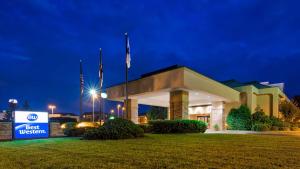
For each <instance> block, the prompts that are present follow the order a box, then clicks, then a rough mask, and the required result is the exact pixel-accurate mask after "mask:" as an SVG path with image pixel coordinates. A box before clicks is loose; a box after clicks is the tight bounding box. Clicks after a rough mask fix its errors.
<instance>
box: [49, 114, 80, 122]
mask: <svg viewBox="0 0 300 169" xmlns="http://www.w3.org/2000/svg"><path fill="white" fill-rule="evenodd" d="M57 117H68V118H73V119H76V121H79V116H78V115H76V114H74V113H53V114H51V113H49V118H57Z"/></svg>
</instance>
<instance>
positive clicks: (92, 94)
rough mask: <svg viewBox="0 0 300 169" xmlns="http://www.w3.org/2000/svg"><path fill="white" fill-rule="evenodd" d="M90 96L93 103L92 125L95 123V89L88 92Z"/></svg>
mask: <svg viewBox="0 0 300 169" xmlns="http://www.w3.org/2000/svg"><path fill="white" fill-rule="evenodd" d="M90 95H91V96H92V101H93V123H94V122H95V99H96V98H97V92H96V90H95V89H91V90H90Z"/></svg>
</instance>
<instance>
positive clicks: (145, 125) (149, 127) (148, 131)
mask: <svg viewBox="0 0 300 169" xmlns="http://www.w3.org/2000/svg"><path fill="white" fill-rule="evenodd" d="M138 126H140V128H142V129H143V130H144V133H151V131H152V130H151V126H150V125H148V124H138Z"/></svg>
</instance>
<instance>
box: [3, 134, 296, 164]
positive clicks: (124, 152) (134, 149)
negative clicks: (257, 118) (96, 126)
mask: <svg viewBox="0 0 300 169" xmlns="http://www.w3.org/2000/svg"><path fill="white" fill-rule="evenodd" d="M0 168H1V169H2V168H3V169H10V168H22V169H25V168H38V169H41V168H49V169H50V168H51V169H52V168H189V169H192V168H300V137H296V136H273V135H222V134H179V135H154V134H148V135H146V136H145V138H141V139H130V140H112V141H87V140H80V139H78V138H51V139H41V140H18V141H13V142H0Z"/></svg>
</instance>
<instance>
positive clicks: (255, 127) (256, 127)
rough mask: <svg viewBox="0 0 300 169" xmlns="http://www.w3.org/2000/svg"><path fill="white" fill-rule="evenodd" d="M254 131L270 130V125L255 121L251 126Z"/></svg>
mask: <svg viewBox="0 0 300 169" xmlns="http://www.w3.org/2000/svg"><path fill="white" fill-rule="evenodd" d="M251 130H252V131H269V130H270V125H268V124H266V123H254V124H253V125H252V128H251Z"/></svg>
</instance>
